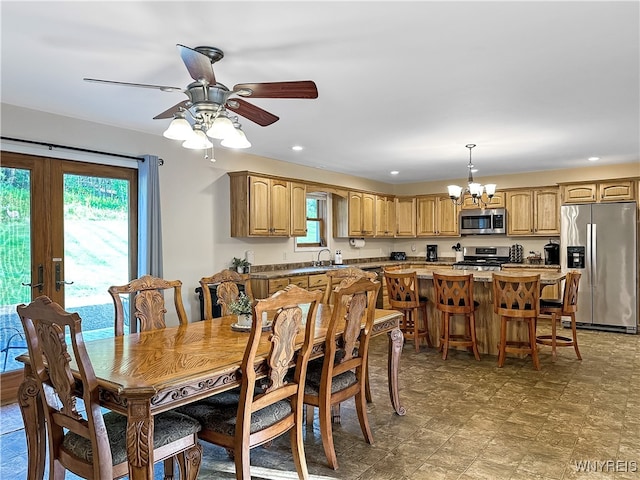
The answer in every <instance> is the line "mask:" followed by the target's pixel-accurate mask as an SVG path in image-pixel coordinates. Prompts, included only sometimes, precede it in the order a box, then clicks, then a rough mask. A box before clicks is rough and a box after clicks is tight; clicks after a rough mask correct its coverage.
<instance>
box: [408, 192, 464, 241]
mask: <svg viewBox="0 0 640 480" xmlns="http://www.w3.org/2000/svg"><path fill="white" fill-rule="evenodd" d="M416 202H417V212H418V215H417V217H418V218H417V231H416V235H417V236H418V237H456V236H459V235H460V233H459V232H460V229H459V227H458V212H459V211H460V210H459V207H458V206H457V205H456V204H455V203H454V202H453V201H451V199H450V198H449V197H448V196H443V195H424V196H420V197H417V198H416Z"/></svg>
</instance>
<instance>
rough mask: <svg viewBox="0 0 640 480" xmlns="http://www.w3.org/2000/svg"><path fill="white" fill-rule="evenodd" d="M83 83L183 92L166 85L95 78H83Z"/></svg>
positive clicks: (178, 88) (180, 89)
mask: <svg viewBox="0 0 640 480" xmlns="http://www.w3.org/2000/svg"><path fill="white" fill-rule="evenodd" d="M83 80H84V81H85V82H92V83H106V84H108V85H120V86H123V87H138V88H153V89H154V90H162V91H163V92H184V90H183V89H182V88H180V87H169V86H167V85H149V84H147V83H129V82H114V81H113V80H99V79H97V78H83Z"/></svg>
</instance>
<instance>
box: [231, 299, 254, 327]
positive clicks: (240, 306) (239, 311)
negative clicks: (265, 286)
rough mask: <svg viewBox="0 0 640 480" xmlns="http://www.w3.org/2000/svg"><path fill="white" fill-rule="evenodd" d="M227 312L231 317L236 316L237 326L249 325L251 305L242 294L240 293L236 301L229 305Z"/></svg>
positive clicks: (251, 312) (249, 300) (251, 311)
mask: <svg viewBox="0 0 640 480" xmlns="http://www.w3.org/2000/svg"><path fill="white" fill-rule="evenodd" d="M229 311H230V312H231V313H232V314H233V315H237V316H238V324H239V325H241V326H249V325H251V318H252V314H253V305H252V301H251V299H250V298H249V297H248V296H247V295H246V294H245V293H244V292H240V295H238V299H237V300H235V301H233V302H231V303H230V304H229Z"/></svg>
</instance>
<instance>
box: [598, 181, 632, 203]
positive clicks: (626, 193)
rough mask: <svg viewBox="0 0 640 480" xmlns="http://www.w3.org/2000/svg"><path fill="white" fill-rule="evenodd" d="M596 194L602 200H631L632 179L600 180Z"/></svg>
mask: <svg viewBox="0 0 640 480" xmlns="http://www.w3.org/2000/svg"><path fill="white" fill-rule="evenodd" d="M598 187H599V188H598V196H599V198H600V201H602V202H617V201H621V200H633V198H634V195H633V193H634V192H633V180H626V181H617V182H600V184H599V185H598Z"/></svg>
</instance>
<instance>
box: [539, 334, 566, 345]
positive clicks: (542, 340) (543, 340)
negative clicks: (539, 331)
mask: <svg viewBox="0 0 640 480" xmlns="http://www.w3.org/2000/svg"><path fill="white" fill-rule="evenodd" d="M536 343H539V344H540V345H547V346H549V347H552V346H553V336H552V335H538V336H537V337H536ZM574 345H575V344H574V343H573V339H571V338H569V337H561V336H558V335H556V347H573V346H574Z"/></svg>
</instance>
